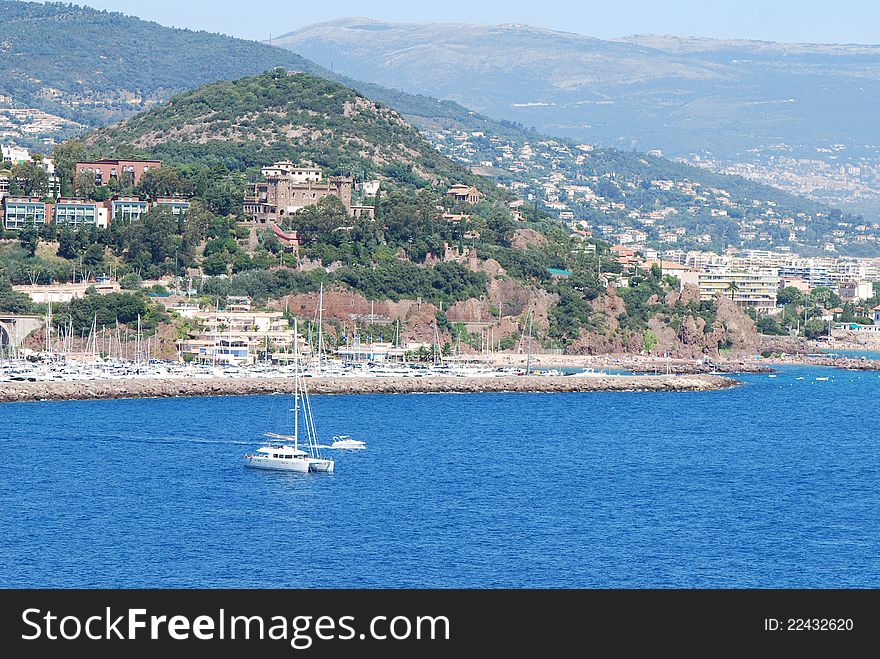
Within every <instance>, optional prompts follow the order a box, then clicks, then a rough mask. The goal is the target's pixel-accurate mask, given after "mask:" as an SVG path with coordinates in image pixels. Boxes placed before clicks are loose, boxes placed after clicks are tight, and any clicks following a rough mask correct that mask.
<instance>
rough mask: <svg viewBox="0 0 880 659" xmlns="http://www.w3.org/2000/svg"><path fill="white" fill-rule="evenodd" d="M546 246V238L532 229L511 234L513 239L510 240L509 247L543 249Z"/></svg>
mask: <svg viewBox="0 0 880 659" xmlns="http://www.w3.org/2000/svg"><path fill="white" fill-rule="evenodd" d="M546 244H547V238H545V237H544V236H543V235H542V234H541V233H539V232H537V231H535V230H534V229H517V230H516V231H514V232H513V237H512V238H511V240H510V246H511V247H513V248H514V249H525V248H527V247H543V246H544V245H546Z"/></svg>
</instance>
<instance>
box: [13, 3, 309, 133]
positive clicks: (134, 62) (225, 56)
mask: <svg viewBox="0 0 880 659" xmlns="http://www.w3.org/2000/svg"><path fill="white" fill-rule="evenodd" d="M0 44H2V46H0V70H2V71H3V75H2V76H0V97H5V98H0V106H13V107H31V108H38V109H40V110H43V111H46V112H49V113H52V114H54V115H57V116H60V117H63V118H65V119H69V120H73V121H76V122H79V123H81V124H85V125H91V126H95V125H101V124H106V123H110V122H112V121H116V120H118V119H121V118H123V117H127V116H130V115H131V114H133V113H135V112H138V111H141V110H143V109H145V108H149V107H151V106H153V105H155V104H156V103H158V102H160V101H164V100H166V99H168V98H170V97H171V96H172V95H173V94H175V93H176V92H179V91H182V90H184V89H191V88H193V87H197V86H198V85H201V84H204V83H206V82H213V81H215V80H224V79H227V80H228V79H233V78H240V77H241V76H244V75H248V74H254V73H260V72H261V71H265V70H267V69H269V68H272V67H274V66H286V67H290V68H296V69H302V70H310V69H311V68H312V65H311V64H310V63H308V62H306V61H305V60H303V59H302V58H301V57H299V56H297V55H294V54H293V53H290V52H288V51H284V50H281V49H279V48H273V47H271V46H266V45H264V44H260V43H256V42H253V41H246V40H243V39H234V38H232V37H227V36H224V35H220V34H209V33H207V32H193V31H190V30H178V29H173V28H168V27H164V26H162V25H159V24H157V23H152V22H149V21H143V20H140V19H139V18H135V17H132V16H126V15H123V14H120V13H115V12H106V11H98V10H95V9H91V8H88V7H78V6H75V5H68V4H61V3H47V4H42V3H36V2H13V1H11V0H4V1H3V2H0ZM64 128H65V131H66V133H67V134H69V133H70V132H71V130H76V127H72V128H71V127H69V126H65V127H64Z"/></svg>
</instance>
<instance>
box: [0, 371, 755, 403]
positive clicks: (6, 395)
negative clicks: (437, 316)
mask: <svg viewBox="0 0 880 659" xmlns="http://www.w3.org/2000/svg"><path fill="white" fill-rule="evenodd" d="M737 384H738V382H737V381H736V380H733V379H732V378H727V377H723V376H719V375H702V374H700V375H638V376H635V375H633V376H626V375H609V376H599V377H578V376H509V377H492V378H480V377H470V378H454V377H434V378H310V379H309V380H308V388H309V391H310V392H311V393H315V394H405V393H486V392H521V393H527V392H538V393H562V392H579V391H712V390H717V389H727V388H729V387H733V386H735V385H737ZM292 391H293V381H292V380H291V379H290V378H286V379H281V378H277V379H276V378H181V379H133V380H86V381H77V382H4V383H0V402H6V403H8V402H24V401H44V400H90V399H109V398H175V397H180V396H246V395H261V394H262V395H266V394H275V393H289V392H292Z"/></svg>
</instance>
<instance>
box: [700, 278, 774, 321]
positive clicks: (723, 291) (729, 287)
mask: <svg viewBox="0 0 880 659" xmlns="http://www.w3.org/2000/svg"><path fill="white" fill-rule="evenodd" d="M699 286H700V299H701V300H714V299H715V298H716V297H717V296H719V295H721V296H724V297H727V298H730V299H731V300H733V301H734V302H735V303H736V304H737V306H739V307H742V308H744V309H748V308H751V309H755V310H756V311H758V312H759V313H770V312H772V311H773V310H774V309H775V308H776V291H777V289H778V286H779V275H778V273H776V272H773V271H771V270H768V271H766V272H761V273H753V272H738V271H731V270H729V269H720V268H719V269H717V270H713V271H712V272H701V273H699Z"/></svg>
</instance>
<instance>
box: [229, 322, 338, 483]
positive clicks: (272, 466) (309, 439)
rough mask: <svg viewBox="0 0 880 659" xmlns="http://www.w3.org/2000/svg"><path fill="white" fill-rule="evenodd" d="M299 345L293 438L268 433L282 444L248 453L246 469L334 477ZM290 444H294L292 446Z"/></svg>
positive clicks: (332, 465) (295, 382)
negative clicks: (325, 454) (322, 447)
mask: <svg viewBox="0 0 880 659" xmlns="http://www.w3.org/2000/svg"><path fill="white" fill-rule="evenodd" d="M293 332H294V336H295V337H296V336H298V332H297V324H296V320H294V323H293ZM298 345H299V344H298V343H297V342H296V341H294V360H293V361H294V372H293V377H294V385H293V410H292V411H293V435H278V434H276V433H271V432H268V433H266V436H267V437H271V438H272V439H275V440H278V441H276V442H272V443H267V444H266V445H264V446H262V447H260V448H259V449H257V451H256V452H255V453H247V454H245V456H244V460H245V462H244V464H245V466H246V467H252V468H254V469H269V470H272V471H293V472H299V473H308V472H319V473H325V474H330V473H333V467H334V463H333V460H328V459H327V458H323V457H321V451H320V449H319V448H318V437H317V433H316V431H315V421H314V418H313V417H312V404H311V401H310V400H309V392H308V389H307V388H306V383H305V382H304V381H303V379H302V373H301V372H300V369H299V354H298ZM300 411H302V414H303V420H304V422H305V430H306V432H305V437H303V439H304V440H305V441H306V446H307V447H308V450H307V451H304V450H302V449H300V447H299V443H300V437H299V417H300ZM288 442H293V445H292V446H291V445H290V444H288Z"/></svg>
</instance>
